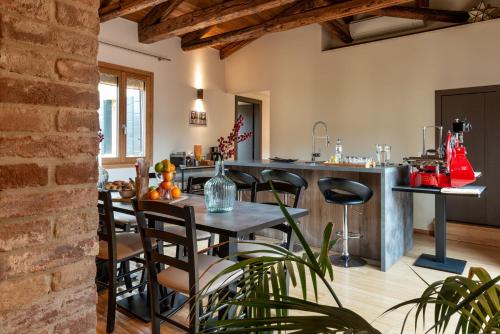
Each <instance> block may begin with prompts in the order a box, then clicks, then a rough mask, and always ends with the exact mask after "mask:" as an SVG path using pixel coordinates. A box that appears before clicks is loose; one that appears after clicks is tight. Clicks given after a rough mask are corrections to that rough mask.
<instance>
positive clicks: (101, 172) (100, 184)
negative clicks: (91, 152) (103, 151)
mask: <svg viewBox="0 0 500 334" xmlns="http://www.w3.org/2000/svg"><path fill="white" fill-rule="evenodd" d="M97 162H98V167H97V170H98V175H97V188H98V189H104V188H105V187H106V183H108V179H109V173H108V171H107V170H105V169H104V167H102V157H101V155H100V154H99V155H98V156H97Z"/></svg>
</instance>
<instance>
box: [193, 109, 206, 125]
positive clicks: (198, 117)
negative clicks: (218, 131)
mask: <svg viewBox="0 0 500 334" xmlns="http://www.w3.org/2000/svg"><path fill="white" fill-rule="evenodd" d="M189 125H201V126H206V125H207V113H206V112H204V111H194V110H193V111H191V113H190V115H189Z"/></svg>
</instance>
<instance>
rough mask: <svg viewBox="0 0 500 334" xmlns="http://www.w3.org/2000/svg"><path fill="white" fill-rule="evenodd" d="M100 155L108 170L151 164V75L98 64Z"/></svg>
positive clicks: (125, 68) (116, 66) (121, 67)
mask: <svg viewBox="0 0 500 334" xmlns="http://www.w3.org/2000/svg"><path fill="white" fill-rule="evenodd" d="M99 70H100V81H99V95H100V100H101V101H100V102H101V103H100V108H99V124H100V126H101V130H102V133H103V135H104V140H103V141H102V142H101V146H100V149H101V155H102V158H103V163H104V165H106V166H107V167H112V166H124V165H131V164H133V163H134V162H135V160H136V159H137V158H139V157H145V158H146V159H148V160H150V161H151V157H152V151H153V147H152V145H153V140H152V138H153V73H151V72H145V71H141V70H136V69H132V68H127V67H123V66H118V65H112V64H107V63H102V62H100V63H99Z"/></svg>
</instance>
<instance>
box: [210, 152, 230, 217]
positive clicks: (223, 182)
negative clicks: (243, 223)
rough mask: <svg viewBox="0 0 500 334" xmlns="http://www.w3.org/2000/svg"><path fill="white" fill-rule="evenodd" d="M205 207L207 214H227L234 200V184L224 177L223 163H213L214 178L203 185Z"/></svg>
mask: <svg viewBox="0 0 500 334" xmlns="http://www.w3.org/2000/svg"><path fill="white" fill-rule="evenodd" d="M204 192H205V206H206V207H207V210H208V212H214V213H215V212H229V211H231V210H232V209H233V206H234V202H235V200H236V184H235V183H234V182H233V181H232V180H231V179H230V178H228V177H227V176H225V175H224V162H223V161H222V160H217V161H216V162H215V176H214V177H213V178H211V179H210V180H208V181H207V183H206V184H205V189H204Z"/></svg>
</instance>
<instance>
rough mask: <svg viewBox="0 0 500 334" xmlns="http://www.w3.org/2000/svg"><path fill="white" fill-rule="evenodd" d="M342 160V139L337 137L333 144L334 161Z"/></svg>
mask: <svg viewBox="0 0 500 334" xmlns="http://www.w3.org/2000/svg"><path fill="white" fill-rule="evenodd" d="M341 162H342V141H341V140H340V138H337V143H336V144H335V163H338V164H339V163H341Z"/></svg>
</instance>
